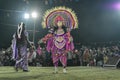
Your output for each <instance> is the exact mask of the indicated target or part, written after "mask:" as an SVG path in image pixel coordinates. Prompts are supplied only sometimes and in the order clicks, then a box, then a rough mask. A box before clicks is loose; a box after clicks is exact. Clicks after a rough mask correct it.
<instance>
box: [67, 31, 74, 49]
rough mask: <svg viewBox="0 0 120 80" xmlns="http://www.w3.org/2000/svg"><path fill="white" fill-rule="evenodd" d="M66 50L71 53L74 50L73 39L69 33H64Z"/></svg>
mask: <svg viewBox="0 0 120 80" xmlns="http://www.w3.org/2000/svg"><path fill="white" fill-rule="evenodd" d="M66 36H67V37H66V38H67V42H66V50H67V51H72V50H73V49H74V43H73V37H72V36H71V35H70V32H68V33H66Z"/></svg>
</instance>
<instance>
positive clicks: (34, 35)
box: [33, 20, 36, 43]
mask: <svg viewBox="0 0 120 80" xmlns="http://www.w3.org/2000/svg"><path fill="white" fill-rule="evenodd" d="M35 22H36V21H35V20H34V29H33V42H34V43H35V31H36V30H35Z"/></svg>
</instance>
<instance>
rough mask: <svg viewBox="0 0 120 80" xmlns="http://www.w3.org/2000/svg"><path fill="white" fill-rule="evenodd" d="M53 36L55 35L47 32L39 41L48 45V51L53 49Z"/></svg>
mask: <svg viewBox="0 0 120 80" xmlns="http://www.w3.org/2000/svg"><path fill="white" fill-rule="evenodd" d="M52 37H53V35H52V34H47V35H46V36H45V37H44V38H42V39H40V40H39V41H38V44H39V45H40V44H41V43H44V44H46V45H47V47H46V48H47V51H48V52H50V49H51V44H52Z"/></svg>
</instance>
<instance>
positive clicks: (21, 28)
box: [17, 22, 24, 38]
mask: <svg viewBox="0 0 120 80" xmlns="http://www.w3.org/2000/svg"><path fill="white" fill-rule="evenodd" d="M23 24H24V23H23V22H21V23H20V24H18V29H17V35H18V38H21V33H22V30H23Z"/></svg>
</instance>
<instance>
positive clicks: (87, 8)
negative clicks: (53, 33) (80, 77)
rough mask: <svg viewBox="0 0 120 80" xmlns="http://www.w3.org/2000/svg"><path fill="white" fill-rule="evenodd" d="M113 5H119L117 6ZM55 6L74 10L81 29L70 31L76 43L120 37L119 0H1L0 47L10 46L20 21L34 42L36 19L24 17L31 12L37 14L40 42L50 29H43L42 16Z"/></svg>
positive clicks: (103, 40)
mask: <svg viewBox="0 0 120 80" xmlns="http://www.w3.org/2000/svg"><path fill="white" fill-rule="evenodd" d="M45 1H46V2H45ZM114 4H118V6H117V7H114V6H113V5H114ZM55 6H66V7H69V8H71V9H72V10H74V11H75V13H76V15H77V17H78V21H79V28H78V29H75V30H72V32H71V34H72V36H73V38H74V43H84V42H105V41H119V40H120V0H0V48H7V47H9V46H10V45H11V40H12V35H13V34H14V33H15V31H16V29H17V25H18V23H20V22H21V21H23V22H24V23H25V24H26V29H27V30H28V32H29V38H30V40H31V41H32V37H33V36H32V35H33V32H32V30H33V26H34V19H32V18H30V19H29V20H26V19H24V14H25V13H26V12H27V13H31V12H32V11H36V12H37V13H38V17H37V19H36V30H37V31H36V35H35V43H37V41H38V40H39V39H40V38H42V37H44V36H45V35H46V34H47V31H48V30H47V29H42V26H41V21H42V16H43V14H44V12H45V11H46V10H48V9H51V8H53V7H55Z"/></svg>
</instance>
